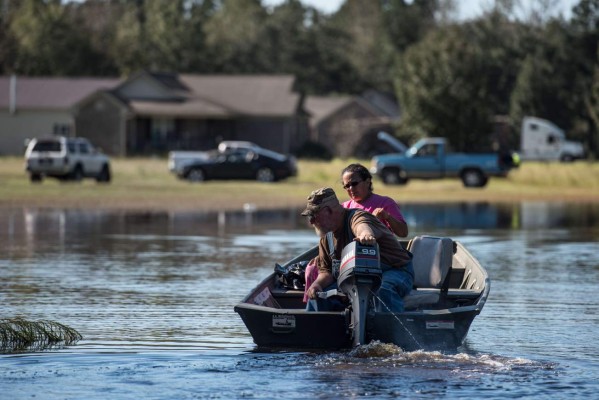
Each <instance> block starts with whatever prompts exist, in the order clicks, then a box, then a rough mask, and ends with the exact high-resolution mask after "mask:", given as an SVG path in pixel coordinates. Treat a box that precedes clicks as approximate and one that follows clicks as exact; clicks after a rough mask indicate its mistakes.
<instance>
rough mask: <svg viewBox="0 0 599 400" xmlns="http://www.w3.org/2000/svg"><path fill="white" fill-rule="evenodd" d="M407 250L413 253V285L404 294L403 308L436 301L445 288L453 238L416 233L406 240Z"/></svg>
mask: <svg viewBox="0 0 599 400" xmlns="http://www.w3.org/2000/svg"><path fill="white" fill-rule="evenodd" d="M408 250H409V251H410V252H411V253H412V254H413V255H414V258H413V259H412V264H413V266H414V289H412V291H411V292H410V293H409V294H408V295H407V296H405V297H404V307H405V309H406V310H408V309H416V308H418V307H420V306H423V305H428V304H435V303H438V302H439V298H440V295H441V292H442V291H443V292H447V289H448V286H449V275H450V270H451V264H452V260H453V253H454V243H453V240H451V239H450V238H447V237H436V236H416V237H415V238H413V239H412V240H410V242H409V243H408Z"/></svg>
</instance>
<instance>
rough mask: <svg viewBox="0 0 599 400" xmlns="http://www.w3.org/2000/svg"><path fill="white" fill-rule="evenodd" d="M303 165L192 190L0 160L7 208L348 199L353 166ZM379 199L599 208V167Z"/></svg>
mask: <svg viewBox="0 0 599 400" xmlns="http://www.w3.org/2000/svg"><path fill="white" fill-rule="evenodd" d="M355 161H361V162H362V163H365V165H368V164H367V163H368V161H365V160H339V159H336V160H333V161H331V162H319V161H300V162H299V175H298V176H297V177H294V178H291V179H288V180H285V181H283V182H277V183H274V184H267V183H259V182H254V181H208V182H204V183H201V184H192V183H189V182H186V181H181V180H179V179H177V178H176V177H174V176H173V175H172V174H170V173H169V172H168V170H167V166H166V160H165V159H160V158H134V159H118V158H117V159H113V161H112V171H113V180H112V182H111V183H110V184H97V183H96V182H95V181H93V180H89V179H86V180H85V181H84V182H83V183H72V182H59V181H58V180H55V179H45V180H44V181H43V182H42V183H41V184H32V183H30V182H29V178H28V175H27V174H26V173H25V171H24V162H23V159H22V158H20V157H4V158H0V206H2V207H23V206H30V207H48V208H107V209H137V210H144V209H145V210H158V209H161V210H173V211H176V210H217V209H226V210H232V209H240V208H242V207H243V205H244V204H246V203H250V204H254V205H256V206H257V207H258V208H282V207H301V206H302V205H304V203H305V199H306V197H307V195H308V194H309V193H310V192H311V191H312V190H313V189H316V188H318V187H321V186H331V187H333V188H334V189H335V190H336V191H337V194H338V195H339V197H340V199H341V200H344V199H346V195H345V193H344V191H343V189H342V187H341V183H340V176H339V174H340V171H341V170H342V169H343V168H344V167H345V166H346V165H347V164H349V163H350V162H355ZM374 188H375V192H377V193H379V194H384V195H387V196H391V197H393V198H394V199H396V200H397V201H398V202H399V203H400V204H401V203H410V202H448V201H489V202H503V201H505V202H507V201H523V200H529V201H564V202H599V163H597V162H594V163H589V162H584V161H579V162H575V163H569V164H564V163H540V162H529V163H524V164H523V165H522V166H521V167H520V168H519V169H517V170H514V171H512V172H511V173H510V175H509V176H508V178H506V179H499V178H492V179H491V180H490V181H489V184H488V185H487V186H486V187H485V188H480V189H467V188H464V187H463V186H462V183H461V181H459V180H458V179H442V180H434V181H422V180H413V181H410V182H409V183H408V184H407V185H405V186H386V185H384V184H383V183H382V182H381V181H379V180H377V179H375V183H374Z"/></svg>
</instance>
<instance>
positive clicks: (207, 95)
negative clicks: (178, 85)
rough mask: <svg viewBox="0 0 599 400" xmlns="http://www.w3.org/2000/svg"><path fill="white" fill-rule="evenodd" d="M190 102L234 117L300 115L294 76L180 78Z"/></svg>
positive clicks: (191, 76) (188, 76)
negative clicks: (219, 108)
mask: <svg viewBox="0 0 599 400" xmlns="http://www.w3.org/2000/svg"><path fill="white" fill-rule="evenodd" d="M179 79H180V80H181V82H182V83H183V84H184V85H185V86H186V87H187V88H188V89H189V91H190V92H189V93H188V99H189V101H198V104H204V103H202V102H201V100H203V101H205V102H207V103H212V104H213V106H214V107H222V109H223V110H227V111H228V112H229V113H231V114H247V115H266V116H288V115H293V114H295V112H296V109H297V106H298V102H299V98H300V96H299V94H298V93H294V92H293V81H294V77H293V76H292V75H185V74H183V75H180V76H179Z"/></svg>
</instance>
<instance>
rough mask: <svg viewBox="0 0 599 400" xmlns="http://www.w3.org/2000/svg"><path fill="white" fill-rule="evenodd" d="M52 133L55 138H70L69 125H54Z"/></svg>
mask: <svg viewBox="0 0 599 400" xmlns="http://www.w3.org/2000/svg"><path fill="white" fill-rule="evenodd" d="M52 133H53V134H54V135H57V136H70V134H71V125H69V124H58V123H57V124H54V126H53V127H52Z"/></svg>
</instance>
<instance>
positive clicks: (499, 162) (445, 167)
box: [370, 138, 517, 187]
mask: <svg viewBox="0 0 599 400" xmlns="http://www.w3.org/2000/svg"><path fill="white" fill-rule="evenodd" d="M516 166H517V165H516V164H515V163H514V160H513V157H512V154H500V153H478V154H466V153H452V152H451V150H450V149H449V145H448V143H447V141H446V139H445V138H425V139H421V140H419V141H418V142H416V144H414V145H413V146H412V147H410V148H409V149H408V150H406V151H405V153H394V154H383V155H377V156H374V157H373V158H372V166H371V169H370V172H371V173H372V174H373V175H376V176H378V177H380V178H381V179H382V181H383V182H384V183H385V184H395V185H403V184H405V183H407V182H408V180H410V179H440V178H451V177H455V178H460V179H461V180H462V182H463V183H464V186H466V187H483V186H485V185H486V184H487V182H488V181H489V177H491V176H498V177H505V176H507V174H508V172H509V171H510V169H512V168H514V167H516Z"/></svg>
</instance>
